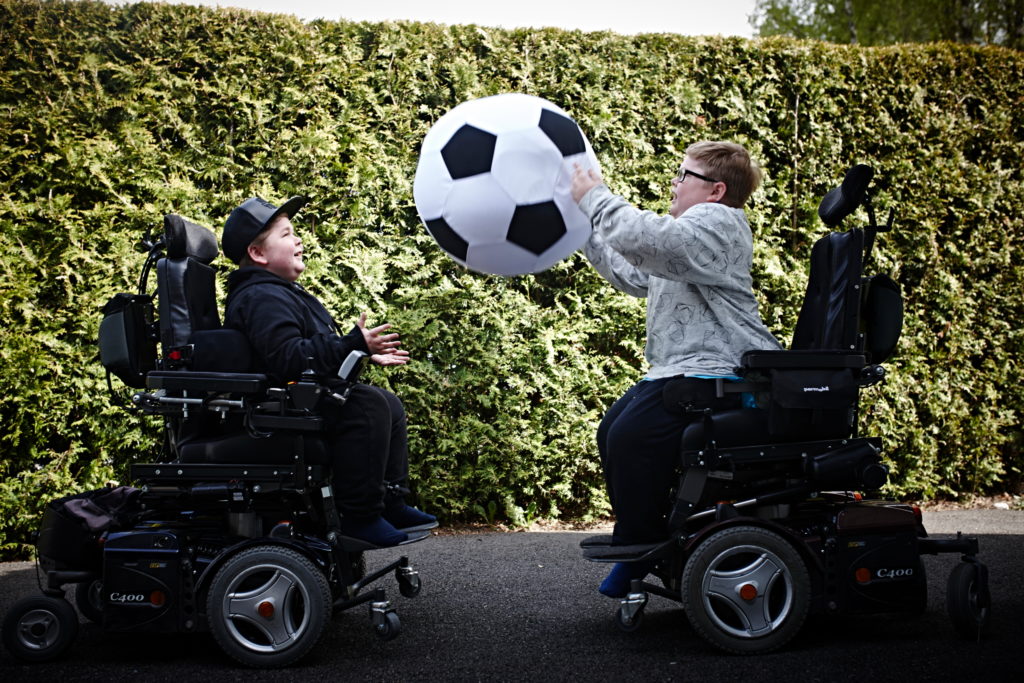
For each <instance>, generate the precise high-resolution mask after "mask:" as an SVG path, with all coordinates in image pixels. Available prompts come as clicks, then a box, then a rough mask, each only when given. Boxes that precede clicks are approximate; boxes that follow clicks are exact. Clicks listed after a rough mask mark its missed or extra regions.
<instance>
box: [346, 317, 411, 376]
mask: <svg viewBox="0 0 1024 683" xmlns="http://www.w3.org/2000/svg"><path fill="white" fill-rule="evenodd" d="M356 326H357V327H359V329H360V330H362V332H363V339H365V340H366V346H367V348H369V349H370V360H371V361H372V362H374V363H376V364H377V365H405V364H406V363H408V362H409V352H408V351H404V350H402V349H399V348H398V346H399V344H400V343H401V342H399V341H398V334H397V333H395V332H392V333H391V334H382V333H383V332H384V331H386V330H388V329H390V328H391V323H384V324H383V325H378V326H377V327H372V328H370V329H366V314H365V313H360V314H359V320H358V321H356Z"/></svg>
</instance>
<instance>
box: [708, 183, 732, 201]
mask: <svg viewBox="0 0 1024 683" xmlns="http://www.w3.org/2000/svg"><path fill="white" fill-rule="evenodd" d="M727 189H728V187H727V186H726V184H725V183H723V182H722V181H721V180H719V181H718V182H717V183H715V184H714V186H713V187H712V188H711V198H710V201H712V202H720V201H722V200H723V199H724V198H725V191H726V190H727Z"/></svg>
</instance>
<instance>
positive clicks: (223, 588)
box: [3, 215, 430, 667]
mask: <svg viewBox="0 0 1024 683" xmlns="http://www.w3.org/2000/svg"><path fill="white" fill-rule="evenodd" d="M140 250H141V251H144V252H146V253H147V254H148V255H147V258H146V261H145V264H144V266H143V269H142V273H141V275H140V277H139V283H138V291H137V292H136V293H134V294H119V295H117V296H115V297H114V298H113V299H111V300H110V301H109V302H108V304H107V306H106V307H105V309H104V318H103V322H102V324H101V328H100V339H99V344H100V356H101V360H102V362H103V364H104V366H105V367H106V368H107V371H108V373H107V382H108V386H109V387H110V388H111V391H112V393H114V395H115V396H116V392H114V388H113V386H112V385H111V383H110V376H111V374H113V375H114V376H116V377H119V378H120V379H121V380H122V381H123V382H124V383H125V384H127V385H128V386H129V387H132V388H135V389H140V391H137V392H136V393H134V395H133V396H132V398H131V404H130V405H127V404H125V407H127V408H129V409H130V410H134V411H137V412H140V413H143V414H145V415H151V416H154V417H155V418H157V419H159V420H161V422H162V424H163V434H164V439H163V447H162V454H161V456H160V457H159V458H157V460H158V462H154V463H148V464H133V465H131V469H130V474H131V480H132V481H133V482H134V486H132V487H119V488H116V489H107V490H100V491H94V492H89V493H86V494H80V495H78V496H71V497H68V498H64V499H61V500H58V501H53V502H52V503H50V504H49V505H48V506H47V507H46V509H45V512H44V516H43V521H42V526H41V530H40V532H39V535H38V540H37V550H38V558H39V565H40V566H41V568H42V569H43V570H44V572H45V587H44V588H43V595H39V596H33V597H29V598H25V599H23V600H21V601H20V602H18V603H16V604H15V605H14V606H13V607H12V608H11V610H9V612H8V614H7V615H6V618H5V620H4V624H3V640H4V643H5V645H6V646H7V648H8V650H9V651H10V652H11V653H12V654H13V655H14V656H15V657H17V658H19V659H22V660H26V661H45V660H49V659H52V658H54V657H57V656H58V655H60V654H61V653H62V652H64V651H65V650H66V649H67V648H68V647H69V646H70V644H71V643H72V642H73V640H74V638H75V635H76V633H77V629H78V617H77V615H76V614H75V610H74V608H73V607H72V606H71V604H70V603H69V602H68V601H67V600H66V599H65V598H64V586H66V585H69V584H70V585H74V586H75V593H74V596H75V597H74V602H75V603H76V604H77V605H78V607H79V610H80V611H81V612H82V613H83V615H84V616H86V617H87V618H88V619H90V620H92V621H95V622H98V623H101V624H102V627H103V628H104V629H105V630H107V631H136V632H139V631H144V632H159V633H169V632H197V631H209V632H211V633H212V634H213V636H214V638H215V640H216V641H217V643H218V644H219V645H220V647H221V648H222V649H223V650H224V652H225V653H227V654H228V655H230V656H231V657H233V658H234V659H235V660H237V661H238V662H241V663H242V664H244V665H247V666H252V667H281V666H286V665H288V664H291V663H293V662H295V661H297V660H298V659H299V658H300V657H302V656H304V655H305V654H306V653H307V652H309V651H310V650H311V649H312V648H313V646H314V645H316V643H317V642H318V641H319V639H320V637H321V635H322V634H323V633H324V632H325V629H326V627H327V625H328V624H329V623H330V619H331V615H332V611H333V610H339V609H347V608H351V607H355V606H357V605H367V604H368V605H369V611H370V617H371V623H372V625H373V628H374V629H375V631H376V633H377V635H379V636H381V637H382V638H384V639H390V638H393V637H395V636H396V635H397V634H398V632H399V630H400V621H399V618H398V615H397V614H396V613H395V611H394V608H393V607H392V605H391V603H390V602H389V600H388V599H387V596H386V594H385V591H384V589H383V588H381V587H375V588H372V587H371V584H373V583H375V582H376V581H377V580H378V579H380V578H382V577H384V576H385V575H387V574H389V573H394V576H395V577H396V579H397V582H398V587H399V590H400V592H401V594H402V595H403V596H406V597H414V596H415V595H416V594H417V593H419V591H420V586H421V583H420V577H419V574H418V572H417V571H416V570H415V569H414V568H413V567H412V565H411V564H410V562H409V560H408V558H407V557H405V556H403V557H401V558H400V559H398V560H395V561H393V562H391V563H389V564H387V565H386V566H384V567H381V568H380V569H377V570H375V571H373V572H372V573H367V569H366V562H365V556H364V553H365V552H367V551H370V550H374V549H375V547H374V546H371V545H369V544H367V543H365V542H363V541H360V540H358V539H354V538H351V537H346V536H344V535H342V534H341V533H340V531H339V523H340V522H339V520H340V515H339V512H338V510H337V509H336V507H335V505H334V499H333V495H332V486H331V478H330V467H329V458H328V456H327V451H326V448H325V445H324V443H323V441H322V439H321V438H320V432H321V429H322V426H323V418H322V417H321V416H320V415H319V414H318V412H317V406H318V405H320V404H321V402H323V401H334V402H342V403H343V402H344V401H346V400H347V398H348V393H349V391H350V390H351V387H352V386H353V384H354V382H355V381H356V379H357V377H358V375H359V372H360V370H361V368H362V366H363V364H364V362H365V360H366V358H365V355H366V354H363V353H361V352H354V353H353V354H352V355H351V356H350V357H349V358H348V359H346V362H345V364H344V365H343V366H342V368H341V371H340V372H339V376H340V378H341V379H342V380H343V382H342V383H341V384H340V385H339V383H338V382H336V381H335V382H333V383H331V385H330V386H331V387H334V389H331V388H328V386H327V384H326V383H325V382H324V381H323V380H325V379H326V378H317V377H314V376H313V375H312V374H311V373H306V375H304V376H303V378H302V379H301V380H300V381H298V382H294V383H291V384H288V385H287V386H284V387H276V386H271V385H270V383H269V382H268V379H267V377H266V376H264V375H262V374H254V373H251V372H248V370H249V367H250V350H249V346H248V342H247V340H246V338H245V337H244V335H242V334H241V333H239V332H237V331H234V330H229V329H222V328H221V325H220V317H219V314H218V308H217V302H216V293H215V271H214V268H213V267H211V266H210V265H209V264H210V263H211V262H212V261H213V259H214V258H216V256H217V254H218V248H217V241H216V238H215V236H214V234H213V233H212V232H211V231H210V230H208V229H207V228H205V227H202V226H200V225H197V224H194V223H191V222H189V221H187V220H185V219H183V218H181V217H180V216H176V215H168V216H166V217H165V218H164V231H163V236H162V237H161V238H159V239H155V240H153V239H150V238H149V237H147V238H146V239H144V240H143V241H142V242H141V243H140ZM154 268H155V270H156V276H157V289H156V295H155V297H154V296H153V295H151V294H149V293H147V292H148V289H147V287H148V284H147V283H148V279H149V276H150V273H151V271H152V270H153V269H154ZM154 303H155V305H154ZM158 346H159V349H160V353H159V354H158V353H157V348H158ZM338 386H341V387H344V388H342V389H340V390H339V389H337V387H338ZM429 533H430V532H429V530H425V529H420V530H417V531H413V532H411V533H410V534H409V541H408V542H409V543H411V542H414V541H419V540H423V539H424V538H426V537H427V536H429ZM364 589H366V590H364Z"/></svg>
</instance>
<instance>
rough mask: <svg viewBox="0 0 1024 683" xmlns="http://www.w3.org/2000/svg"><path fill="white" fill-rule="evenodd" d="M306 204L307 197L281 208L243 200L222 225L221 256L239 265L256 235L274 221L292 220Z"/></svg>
mask: <svg viewBox="0 0 1024 683" xmlns="http://www.w3.org/2000/svg"><path fill="white" fill-rule="evenodd" d="M308 203H309V197H292V198H291V199H289V200H288V201H286V202H285V203H284V204H282V205H281V206H280V207H277V206H274V205H273V204H271V203H270V202H268V201H267V200H266V199H262V198H260V197H250V198H249V199H246V200H245V201H244V202H242V204H241V206H239V207H238V208H237V209H235V210H234V211H232V212H231V215H230V216H228V219H227V221H226V222H225V223H224V234H223V235H222V236H221V238H220V242H221V247H222V248H223V249H224V255H225V256H227V257H228V258H229V259H231V260H232V261H234V262H235V263H238V262H239V261H241V260H242V257H243V256H245V253H246V251H248V249H249V245H250V244H252V241H253V240H254V239H256V236H257V235H259V234H260V233H261V232H263V231H264V230H266V229H267V227H268V226H269V225H270V224H271V222H273V220H274V219H275V218H277V217H278V216H288V217H289V218H291V217H293V216H294V215H295V214H296V213H298V212H299V209H301V208H302V207H304V206H305V205H306V204H308Z"/></svg>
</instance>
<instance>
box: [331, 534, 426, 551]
mask: <svg viewBox="0 0 1024 683" xmlns="http://www.w3.org/2000/svg"><path fill="white" fill-rule="evenodd" d="M408 536H409V538H408V539H406V540H404V541H402V542H401V543H399V544H398V545H400V546H401V545H409V544H410V543H416V542H418V541H422V540H423V539H425V538H427V537H428V536H430V531H429V530H424V531H411V532H409V534H408ZM338 545H340V546H341V549H342V550H345V551H347V552H350V553H361V552H364V551H367V550H384V549H385V548H396V547H398V546H382V545H374V544H372V543H368V542H367V541H363V540H360V539H358V538H353V537H352V536H338Z"/></svg>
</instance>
